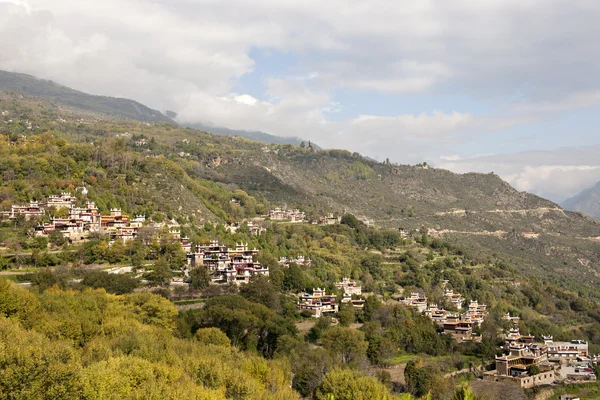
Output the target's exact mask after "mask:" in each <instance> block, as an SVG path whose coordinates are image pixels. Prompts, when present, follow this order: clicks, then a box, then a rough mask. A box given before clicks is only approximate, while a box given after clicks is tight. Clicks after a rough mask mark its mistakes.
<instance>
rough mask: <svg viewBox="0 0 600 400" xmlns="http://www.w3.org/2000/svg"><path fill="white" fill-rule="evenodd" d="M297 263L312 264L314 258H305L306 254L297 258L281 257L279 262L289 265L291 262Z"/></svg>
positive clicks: (306, 265)
mask: <svg viewBox="0 0 600 400" xmlns="http://www.w3.org/2000/svg"><path fill="white" fill-rule="evenodd" d="M292 263H294V264H297V265H299V266H305V267H308V266H310V265H311V264H312V260H311V259H310V258H305V257H304V256H302V255H300V256H296V257H295V258H287V257H279V264H281V265H284V266H286V267H289V266H290V264H292Z"/></svg>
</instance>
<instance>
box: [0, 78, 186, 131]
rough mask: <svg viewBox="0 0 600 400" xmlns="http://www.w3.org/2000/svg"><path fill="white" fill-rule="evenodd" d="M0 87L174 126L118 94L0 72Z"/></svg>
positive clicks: (74, 105)
mask: <svg viewBox="0 0 600 400" xmlns="http://www.w3.org/2000/svg"><path fill="white" fill-rule="evenodd" d="M0 90H4V91H11V92H19V93H24V94H27V95H29V96H38V97H43V98H45V99H48V100H52V101H54V102H57V103H59V104H60V105H63V106H68V107H74V108H78V109H81V110H85V111H92V112H97V113H102V114H106V115H108V116H111V117H114V118H117V119H133V120H138V121H142V122H166V123H169V124H172V125H177V123H176V122H175V121H174V120H173V119H171V118H169V117H167V116H166V115H164V114H162V113H161V112H160V111H157V110H153V109H151V108H149V107H146V106H145V105H143V104H141V103H138V102H137V101H134V100H130V99H123V98H118V97H108V96H95V95H91V94H87V93H84V92H80V91H78V90H75V89H71V88H69V87H66V86H62V85H60V84H58V83H55V82H53V81H50V80H44V79H38V78H36V77H35V76H32V75H27V74H21V73H15V72H8V71H0Z"/></svg>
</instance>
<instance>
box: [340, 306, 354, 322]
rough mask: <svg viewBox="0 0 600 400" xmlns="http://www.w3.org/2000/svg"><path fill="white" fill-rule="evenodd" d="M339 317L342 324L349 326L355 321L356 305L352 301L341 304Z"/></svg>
mask: <svg viewBox="0 0 600 400" xmlns="http://www.w3.org/2000/svg"><path fill="white" fill-rule="evenodd" d="M338 318H339V319H340V324H341V325H342V326H348V325H350V324H352V323H354V321H355V315H354V307H353V306H352V303H346V304H344V303H342V304H340V311H339V312H338Z"/></svg>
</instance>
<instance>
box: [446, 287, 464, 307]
mask: <svg viewBox="0 0 600 400" xmlns="http://www.w3.org/2000/svg"><path fill="white" fill-rule="evenodd" d="M444 296H445V297H446V300H447V301H448V302H450V304H452V305H453V306H454V307H456V309H458V310H460V309H461V308H462V307H463V302H464V299H463V297H462V295H461V294H460V293H454V292H453V291H452V289H446V290H445V292H444Z"/></svg>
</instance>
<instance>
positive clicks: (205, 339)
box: [195, 328, 231, 347]
mask: <svg viewBox="0 0 600 400" xmlns="http://www.w3.org/2000/svg"><path fill="white" fill-rule="evenodd" d="M195 336H196V340H198V341H199V342H200V343H202V344H212V345H215V346H222V347H229V346H231V341H230V340H229V338H228V337H227V335H226V334H224V333H223V332H221V330H219V329H218V328H201V329H198V330H197V331H196V334H195Z"/></svg>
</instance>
